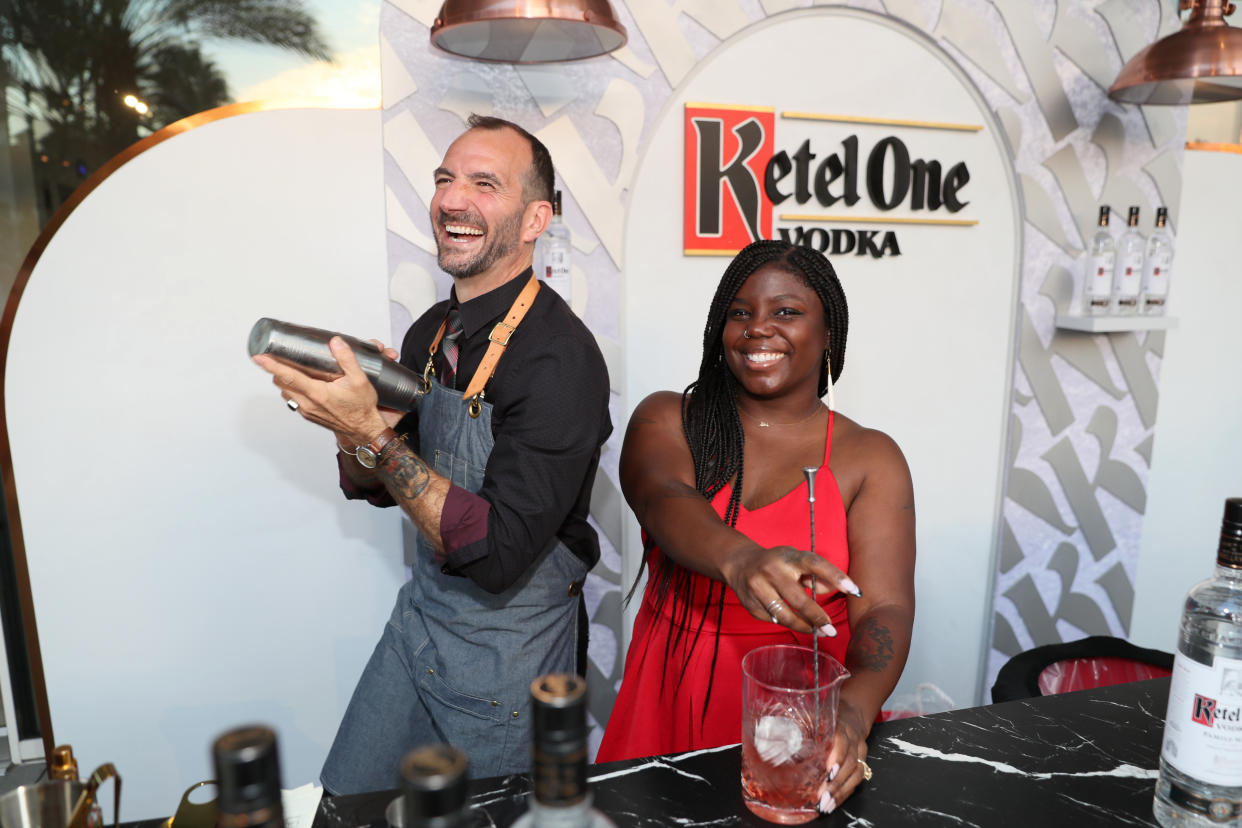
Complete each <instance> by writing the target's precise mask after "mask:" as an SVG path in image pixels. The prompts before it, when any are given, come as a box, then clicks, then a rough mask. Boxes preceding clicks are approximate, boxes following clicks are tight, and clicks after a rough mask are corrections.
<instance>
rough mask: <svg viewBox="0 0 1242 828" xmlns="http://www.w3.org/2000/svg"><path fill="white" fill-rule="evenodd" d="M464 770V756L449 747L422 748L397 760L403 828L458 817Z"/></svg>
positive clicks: (463, 801) (462, 804) (463, 793)
mask: <svg viewBox="0 0 1242 828" xmlns="http://www.w3.org/2000/svg"><path fill="white" fill-rule="evenodd" d="M468 767H469V763H468V762H467V761H466V754H465V753H463V752H462V750H461V749H460V748H457V747H454V746H453V745H448V744H435V745H424V746H423V747H420V748H415V749H414V750H412V751H410V752H409V753H407V754H406V755H405V758H404V759H402V760H401V787H402V789H403V793H404V795H405V796H404V798H405V805H404V808H405V814H404V816H405V825H406V826H407V828H409V826H412V825H424V824H426V823H428V822H429V821H432V820H435V819H436V818H437V817H445V816H451V815H454V814H458V813H460V812H461V810H462V808H463V807H465V804H466V772H467V770H468Z"/></svg>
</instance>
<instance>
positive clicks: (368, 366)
mask: <svg viewBox="0 0 1242 828" xmlns="http://www.w3.org/2000/svg"><path fill="white" fill-rule="evenodd" d="M334 336H339V337H341V339H344V340H345V342H346V343H347V344H348V345H349V347H350V348H351V349H352V350H353V352H354V356H355V357H357V358H358V365H359V366H360V367H361V368H362V370H363V372H364V373H366V375H367V378H368V379H370V380H371V385H373V386H375V391H376V393H377V394H378V395H379V404H380V407H382V408H391V409H393V410H395V411H412V410H413V409H414V408H415V407H416V406H417V405H418V399H419V397H420V396H421V395H422V386H423V378H422V377H421V376H419V375H418V374H416V373H415V372H413V371H411V370H410V369H409V368H406V367H405V366H404V365H401V364H400V363H397V362H393V361H392V360H390V359H386V358H385V357H384V355H383V354H382V353H380V349H379V348H377V347H376V346H375V345H374V344H372V343H370V342H363V341H362V340H360V339H355V338H354V337H352V336H346V335H345V334H338V333H335V332H333V331H325V330H321V329H320V328H307V327H305V326H302V325H294V324H292V323H291V322H281V321H279V320H276V319H268V318H267V317H264V318H263V319H260V320H259V321H258V322H255V323H254V327H253V328H251V329H250V343H249V344H250V355H251V356H258V355H259V354H268V355H269V356H271V357H272V358H274V359H276V360H277V361H279V362H283V363H286V364H288V365H293V366H296V367H298V368H301V369H302V370H304V371H307V372H308V373H310V374H312V375H314V376H317V377H319V378H320V379H325V380H328V379H335V378H336V377H339V376H340V375H341V366H340V365H338V364H337V362H336V358H335V357H334V356H332V350H331V349H330V348H329V347H328V340H329V339H331V338H332V337H334Z"/></svg>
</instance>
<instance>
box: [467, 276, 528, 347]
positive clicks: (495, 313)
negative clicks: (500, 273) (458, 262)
mask: <svg viewBox="0 0 1242 828" xmlns="http://www.w3.org/2000/svg"><path fill="white" fill-rule="evenodd" d="M532 272H533V269H532V268H529V267H528V268H526V269H525V270H523V271H522V272H521V273H520V274H519V275H518V276H516V277H514V278H512V279H510V280H509V281H507V282H505V283H504V284H503V285H501V286H500V287H498V288H493V289H492V290H489V291H488V292H487V293H484V294H483V295H482V296H476V297H474V298H473V299H471V300H470V301H468V302H458V301H457V286H456V285H454V286H453V289H452V290H451V291H450V292H449V307H452V306H454V305H456V306H457V310H458V313H460V314H461V326H462V334H463V335H464V336H465V337H466V338H467V339H469V338H470V337H472V336H474V335H475V334H476V333H478V332H479V331H480V330H481V329H482V328H484V327H486V326H487V325H488V323H490V322H492V321H494V320H498V319H503V318H504V316H505V314H506V313H507V312H508V310H509V308H510V307H512V305H513V303H514V302H515V301H517V298H518V294H519V293H521V292H522V288H524V287H526V283H527V282H529V281H530V276H531V273H532Z"/></svg>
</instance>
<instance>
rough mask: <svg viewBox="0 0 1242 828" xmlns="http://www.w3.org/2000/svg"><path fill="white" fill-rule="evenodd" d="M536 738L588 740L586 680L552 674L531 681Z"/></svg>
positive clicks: (572, 740) (552, 741) (555, 740)
mask: <svg viewBox="0 0 1242 828" xmlns="http://www.w3.org/2000/svg"><path fill="white" fill-rule="evenodd" d="M530 695H531V699H532V700H533V701H534V717H535V719H534V721H535V734H536V736H535V738H536V739H537V740H538V741H539V742H541V743H561V742H574V741H579V740H581V741H582V742H583V743H585V741H586V735H587V727H586V679H584V678H582V676H578V675H574V674H572V673H549V674H547V675H545V676H540V677H539V678H537V679H535V680H534V681H533V682H531V685H530Z"/></svg>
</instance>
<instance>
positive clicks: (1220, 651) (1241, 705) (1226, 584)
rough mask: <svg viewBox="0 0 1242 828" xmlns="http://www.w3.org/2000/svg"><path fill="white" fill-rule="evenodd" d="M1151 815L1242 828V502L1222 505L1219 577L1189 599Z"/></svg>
mask: <svg viewBox="0 0 1242 828" xmlns="http://www.w3.org/2000/svg"><path fill="white" fill-rule="evenodd" d="M1153 811H1154V813H1155V816H1156V821H1157V822H1158V823H1160V824H1161V825H1163V826H1165V827H1166V828H1168V827H1169V826H1194V827H1195V828H1197V827H1198V826H1204V827H1205V828H1206V826H1220V825H1233V826H1238V825H1242V497H1234V498H1229V499H1228V500H1226V501H1225V517H1224V520H1223V521H1222V523H1221V532H1220V546H1219V548H1218V550H1217V553H1216V573H1215V575H1214V576H1213V577H1212V578H1211V579H1209V580H1207V581H1204V582H1203V583H1201V584H1198V585H1197V586H1195V587H1194V588H1193V589H1191V590H1190V593H1189V594H1188V595H1187V596H1186V604H1185V608H1184V609H1183V611H1182V621H1181V629H1180V634H1179V636H1178V642H1177V654H1176V655H1175V657H1174V660H1173V678H1172V682H1171V684H1170V687H1169V709H1168V713H1167V715H1166V717H1165V724H1164V739H1163V741H1162V744H1161V750H1160V776H1159V778H1158V779H1157V781H1156V799H1155V804H1154V806H1153Z"/></svg>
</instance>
